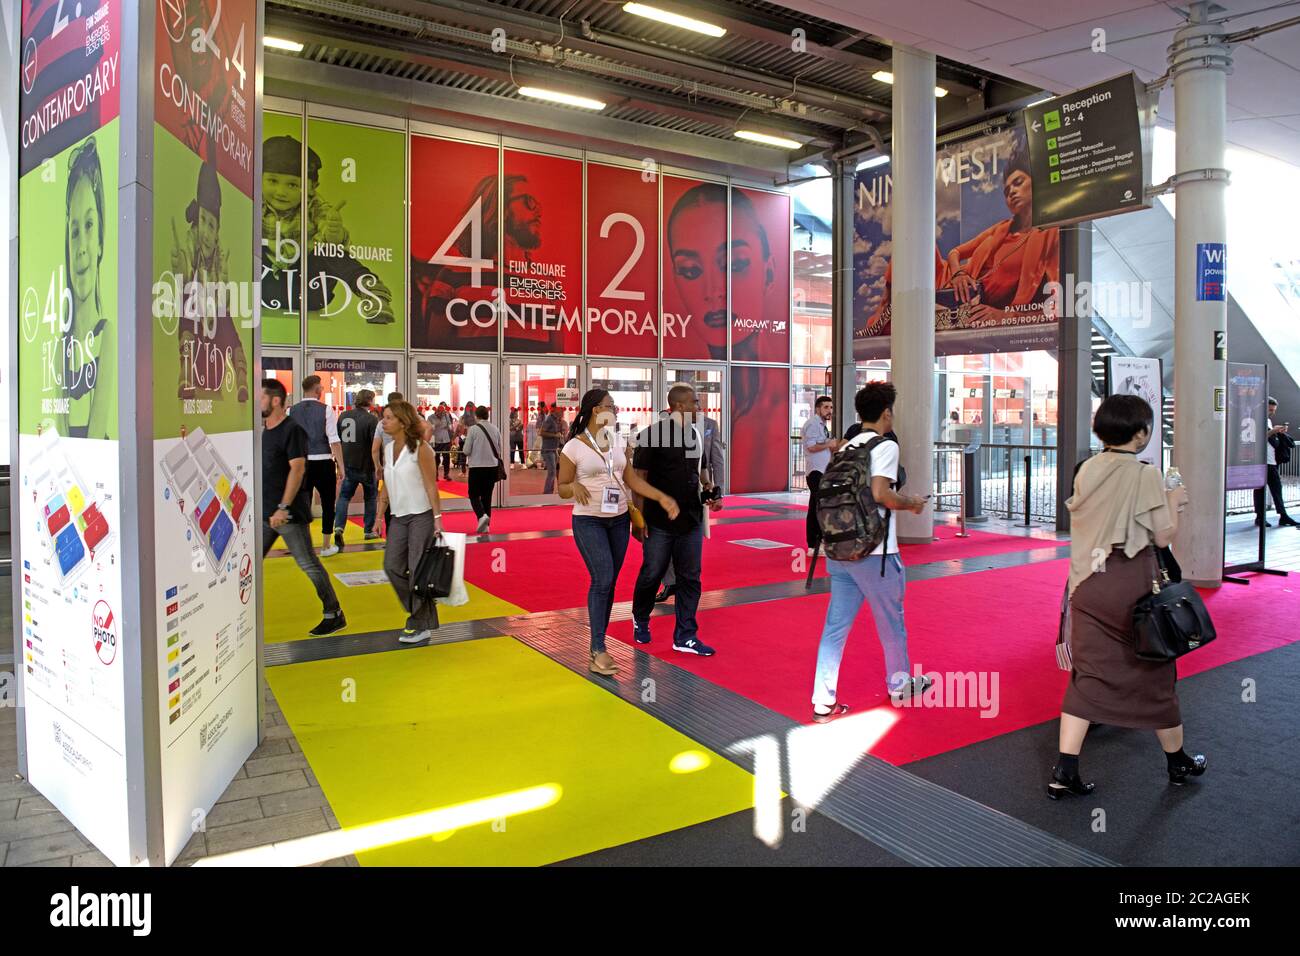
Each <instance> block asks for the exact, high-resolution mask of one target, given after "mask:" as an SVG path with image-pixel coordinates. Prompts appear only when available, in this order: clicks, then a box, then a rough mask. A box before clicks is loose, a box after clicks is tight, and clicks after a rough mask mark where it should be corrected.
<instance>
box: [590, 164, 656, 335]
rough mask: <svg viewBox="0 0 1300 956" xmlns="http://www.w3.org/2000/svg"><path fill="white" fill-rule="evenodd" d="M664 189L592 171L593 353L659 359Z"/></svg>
mask: <svg viewBox="0 0 1300 956" xmlns="http://www.w3.org/2000/svg"><path fill="white" fill-rule="evenodd" d="M658 240H659V183H658V181H657V179H656V177H655V176H654V175H653V174H649V175H648V176H647V175H643V172H642V170H640V169H627V168H623V167H619V166H603V165H600V164H598V163H590V164H588V166H587V352H588V353H589V354H592V355H617V356H622V357H626V358H657V357H658V355H659V343H658V340H657V334H658V333H657V323H656V321H655V317H656V316H657V315H658V313H659V247H658Z"/></svg>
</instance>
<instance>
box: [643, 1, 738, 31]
mask: <svg viewBox="0 0 1300 956" xmlns="http://www.w3.org/2000/svg"><path fill="white" fill-rule="evenodd" d="M623 12H624V13H632V14H635V15H636V16H638V17H645V18H646V19H647V20H656V21H658V22H659V23H666V24H668V25H669V26H673V27H681V28H682V29H683V30H692V31H694V32H695V33H703V34H704V35H705V36H710V37H720V36H725V35H726V33H727V31H726V30H725V29H724V28H722V27H720V26H717V25H715V24H712V23H706V22H704V21H703V20H696V19H695V18H694V17H685V16H682V15H681V14H680V13H673V12H672V11H670V10H661V9H659V7H652V6H650V5H649V4H647V3H625V4H623Z"/></svg>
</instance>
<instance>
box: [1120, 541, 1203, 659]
mask: <svg viewBox="0 0 1300 956" xmlns="http://www.w3.org/2000/svg"><path fill="white" fill-rule="evenodd" d="M1161 550H1162V549H1159V548H1157V549H1156V566H1157V568H1158V569H1159V575H1158V577H1156V578H1152V579H1151V593H1150V594H1147V595H1144V596H1143V597H1142V599H1141V600H1140V601H1138V602H1137V605H1136V606H1135V607H1134V608H1133V638H1134V640H1133V650H1134V653H1136V654H1137V656H1138V659H1139V660H1144V661H1161V662H1163V661H1172V660H1177V659H1178V658H1180V657H1182V656H1183V655H1184V654H1186V653H1188V652H1189V651H1194V650H1196V649H1197V648H1198V647H1204V646H1205V645H1206V644H1208V643H1210V641H1212V640H1214V639H1215V637H1217V636H1218V635H1217V634H1215V631H1214V622H1213V621H1211V620H1210V612H1209V611H1208V610H1206V608H1205V602H1204V601H1202V600H1201V596H1200V595H1199V594H1197V593H1196V588H1194V587H1192V585H1190V584H1188V583H1187V582H1185V581H1171V580H1170V579H1169V571H1168V569H1167V568H1166V566H1165V561H1164V558H1163V556H1162V555H1161Z"/></svg>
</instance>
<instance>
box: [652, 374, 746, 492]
mask: <svg viewBox="0 0 1300 956" xmlns="http://www.w3.org/2000/svg"><path fill="white" fill-rule="evenodd" d="M678 384H681V385H689V386H691V388H693V389H695V397H696V399H697V400H698V401H699V403H700V410H701V412H702V413H703V415H704V417H705V418H709V419H712V420H713V423H714V425H715V426H717V429H718V431H719V432H720V434H721V435H722V437H723V439H726V437H727V435H728V431H727V430H728V428H730V415H729V414H727V402H726V397H727V393H726V372H725V371H724V370H723V369H722V368H718V367H712V368H711V367H707V366H691V365H681V364H672V363H665V366H664V382H663V389H662V391H663V394H662V395H659V396H657V398H658V402H659V406H660V407H661V408H666V407H667V399H668V389H670V388H672V387H673V386H674V385H678ZM730 464H731V456H730V455H728V454H727V442H726V441H725V440H724V441H723V442H722V477H718V478H716V479H715V480H717V482H718V483H719V484H721V485H722V489H723V491H724V492H725V491H727V490H728V488H729V486H730V481H729V480H728V476H729V474H730Z"/></svg>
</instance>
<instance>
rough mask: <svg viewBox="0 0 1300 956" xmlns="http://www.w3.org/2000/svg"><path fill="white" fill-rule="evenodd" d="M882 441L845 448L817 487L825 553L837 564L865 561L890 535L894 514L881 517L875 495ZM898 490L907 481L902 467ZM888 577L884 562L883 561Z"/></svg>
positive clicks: (873, 440) (819, 520)
mask: <svg viewBox="0 0 1300 956" xmlns="http://www.w3.org/2000/svg"><path fill="white" fill-rule="evenodd" d="M882 441H894V439H891V438H885V437H884V436H883V435H877V436H875V437H874V438H872V439H871V440H869V441H866V442H863V443H862V444H860V445H850V446H849V447H847V448H844V449H842V450H841V451H840V452H839V453H838V454H837V455H836V456H835V457H834V458H832V459H831V463H830V465H829V466H828V467H827V468H826V472H825V473H824V474H823V475H822V480H821V484H820V485H819V486H818V488H817V501H816V504H815V507H816V509H817V525H818V527H819V528H820V529H821V535H822V550H823V551H824V552H825V553H826V557H828V558H831V559H833V560H835V561H861V560H862V559H863V558H865V557H866V556H867V555H869V554H871V552H872V551H874V550H875V549H876V548H877V547H879V546H880V543H881V542H882V541H884V540H885V539H886V537H887V536H888V535H889V519H890V517H891V516H890V513H889V511H888V510H886V511H885V516H884V517H883V518H882V517H881V516H880V506H879V505H878V504H877V503H876V499H875V496H873V495H872V493H871V453H872V452H873V451H875V449H876V446H877V445H879V444H880V443H881V442H882ZM898 478H899V480H898V481H897V482H895V483H894V486H895V487H902V485H903V482H904V481H906V480H907V479H906V477H905V473H904V472H903V470H902V466H901V465H900V466H899V472H898ZM881 574H884V560H883V556H882V560H881Z"/></svg>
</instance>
